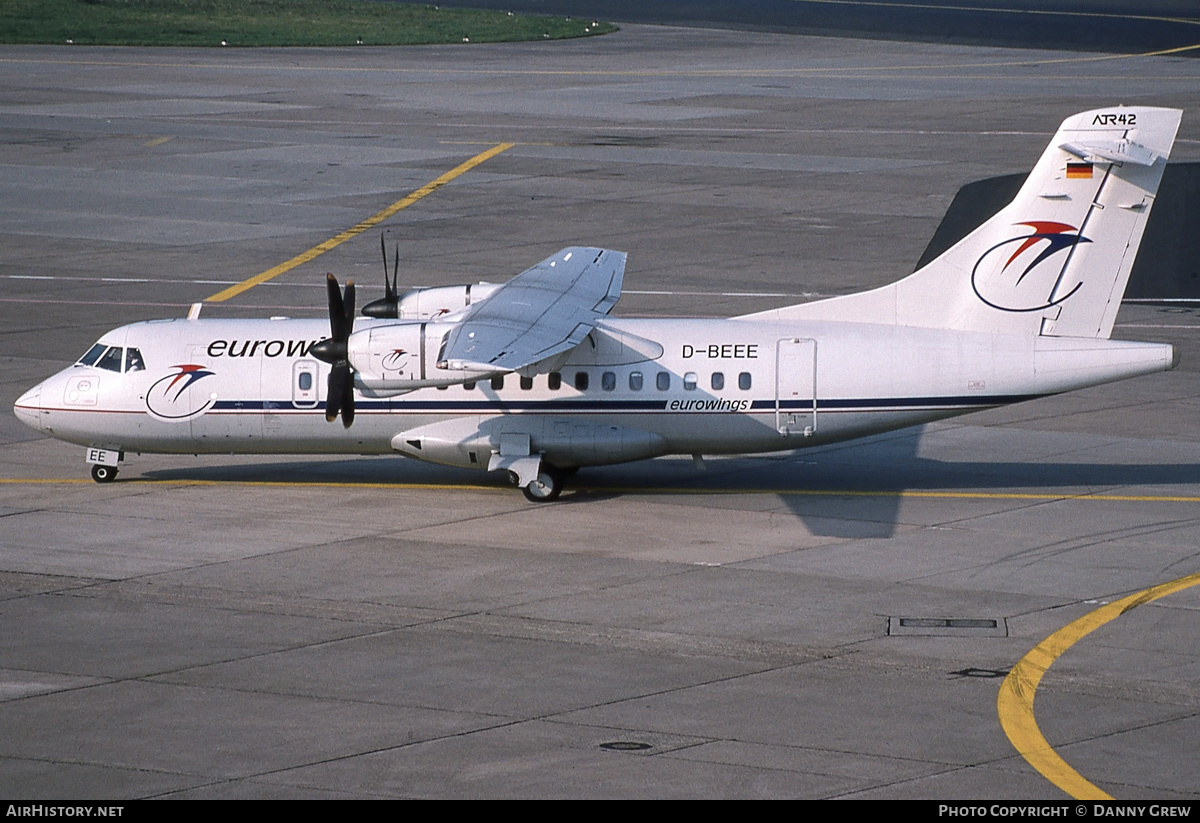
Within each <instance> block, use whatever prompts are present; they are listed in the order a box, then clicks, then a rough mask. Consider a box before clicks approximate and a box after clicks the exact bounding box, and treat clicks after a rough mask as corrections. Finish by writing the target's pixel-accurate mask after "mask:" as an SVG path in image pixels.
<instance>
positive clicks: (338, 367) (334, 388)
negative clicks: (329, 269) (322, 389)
mask: <svg viewBox="0 0 1200 823" xmlns="http://www.w3.org/2000/svg"><path fill="white" fill-rule="evenodd" d="M325 277H326V279H325V286H326V288H327V289H328V291H329V337H327V338H325V339H324V340H322V341H321V342H319V343H317V344H315V345H314V346H313V347H312V348H311V349H309V351H310V352H312V355H313V357H316V358H318V359H319V360H324V361H325V362H326V363H328V364H330V365H331V366H333V369H332V371H330V372H329V391H328V392H327V393H326V397H325V419H326V420H328V421H329V422H330V423H332V422H333V421H334V420H337V417H338V414H339V413H341V415H342V425H343V426H344V427H345V428H347V429H348V428H350V425H351V424H352V423H353V422H354V373H353V371H351V369H350V356H349V354H348V352H347V341H348V340H349V339H350V335H351V334H353V333H354V281H353V280H347V281H346V296H345V299H343V298H342V290H341V288H339V287H338V281H337V278H336V277H334V276H333V275H332V274H327V275H326V276H325Z"/></svg>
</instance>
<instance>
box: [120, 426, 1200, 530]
mask: <svg viewBox="0 0 1200 823" xmlns="http://www.w3.org/2000/svg"><path fill="white" fill-rule="evenodd" d="M920 440H921V432H920V431H919V430H918V431H907V432H901V433H893V434H890V435H880V436H878V437H876V438H873V439H870V440H866V441H857V442H855V443H854V444H853V445H850V444H845V445H832V446H825V447H821V448H816V449H811V450H803V451H798V452H787V453H783V454H776V455H767V456H748V457H730V458H722V459H713V460H708V461H707V462H706V466H705V468H703V469H698V468H697V467H696V466H695V465H694V464H693V462H692V461H691V460H687V459H660V460H649V461H642V462H638V463H632V464H625V465H618V466H605V467H590V468H586V469H582V470H580V471H579V473H578V474H577V475H575V477H574V478H573V480H572V482H571V483H570V484H568V486H567V490H566V491H565V492H564V493H563V496H562V497H561V498H560V500H559V501H558V503H556V504H550V505H580V504H583V505H589V504H590V505H604V504H605V503H606V502H607V501H611V500H613V499H616V498H621V497H624V498H629V497H646V498H649V497H655V496H662V495H705V494H712V495H738V494H747V495H776V496H778V498H779V500H780V501H781V502H782V503H783V504H784V506H786V507H787V509H788V510H789V511H790V512H791V513H792V514H794V515H795V516H796V517H797V518H798V519H799V520H801V521H802V522H803V523H804V526H805V528H806V529H807V530H808V531H809V533H811V534H813V535H819V536H828V537H847V538H887V537H891V536H892V535H893V534H895V531H896V528H897V526H898V525H899V524H900V522H901V521H900V508H901V505H902V504H903V502H904V493H906V492H945V493H949V494H954V493H963V494H972V493H989V492H991V493H997V494H1005V493H1008V494H1045V495H1046V497H1047V498H1053V497H1055V496H1058V495H1062V496H1064V497H1067V496H1075V495H1083V494H1104V493H1109V494H1121V495H1134V496H1138V495H1146V496H1156V495H1162V494H1170V493H1171V492H1170V491H1169V490H1168V491H1164V490H1163V487H1171V486H1180V485H1191V486H1194V485H1197V484H1200V465H1197V464H1195V463H1122V462H1112V463H1087V462H1065V461H1050V460H1048V461H1037V462H1017V461H1011V462H1009V461H1006V462H996V461H989V460H965V461H949V460H936V459H930V458H926V457H920V456H918V455H917V450H918V447H919V445H920ZM142 477H143V478H144V479H145V480H152V481H170V482H182V483H187V482H189V481H195V482H202V483H211V482H216V483H231V484H237V483H264V484H274V483H288V484H296V485H299V486H304V485H313V486H322V485H338V486H343V485H344V486H347V487H351V488H353V487H362V488H368V487H374V486H382V487H385V488H386V486H389V485H397V486H404V487H407V488H415V489H421V488H422V487H427V488H429V489H430V490H437V491H438V492H439V493H440V494H443V495H448V496H453V495H455V494H463V493H466V492H469V491H470V490H471V489H472V488H477V489H480V490H483V489H496V490H501V489H503V490H509V489H510V487H509V486H508V484H507V483H506V482H505V480H504V478H503V477H502V476H501V475H500V473H494V474H480V473H478V472H472V471H469V470H462V469H455V468H447V467H441V466H433V465H429V464H426V463H418V462H417V461H414V460H409V459H406V458H403V457H375V458H366V459H357V460H355V459H349V460H334V461H320V460H302V461H281V462H271V463H263V462H257V463H236V464H228V465H222V466H190V467H180V468H170V469H156V470H151V471H147V472H144V473H143V474H142ZM131 479H132V478H131ZM118 482H120V481H118ZM134 482H136V481H134ZM447 487H450V488H447ZM511 492H512V494H513V495H514V502H515V501H518V500H520V495H519V494H518V493H517V491H516V489H511ZM522 503H523V501H522ZM525 505H533V504H525Z"/></svg>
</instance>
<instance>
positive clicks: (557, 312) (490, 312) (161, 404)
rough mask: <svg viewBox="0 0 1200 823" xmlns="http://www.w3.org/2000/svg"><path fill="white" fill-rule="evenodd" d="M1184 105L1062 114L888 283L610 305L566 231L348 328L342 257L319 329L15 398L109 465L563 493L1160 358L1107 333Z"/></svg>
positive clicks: (1147, 366) (190, 349)
mask: <svg viewBox="0 0 1200 823" xmlns="http://www.w3.org/2000/svg"><path fill="white" fill-rule="evenodd" d="M1180 116H1181V112H1179V111H1178V110H1175V109H1161V108H1144V107H1131V108H1124V107H1117V108H1111V109H1098V110H1096V111H1089V112H1084V113H1082V114H1077V115H1075V116H1074V117H1070V118H1068V119H1067V120H1066V121H1065V122H1064V123H1063V124H1062V126H1061V127H1060V128H1059V130H1058V133H1057V134H1055V136H1054V139H1053V141H1051V143H1050V146H1049V147H1048V148H1047V149H1046V151H1045V153H1044V154H1043V155H1042V157H1041V159H1040V160H1039V161H1038V163H1037V165H1036V166H1035V167H1034V169H1033V172H1032V173H1031V174H1030V175H1029V178H1028V180H1027V181H1026V182H1025V184H1024V186H1023V187H1022V188H1021V191H1020V193H1019V194H1018V195H1017V197H1016V199H1015V200H1013V202H1012V203H1010V204H1009V205H1008V206H1007V207H1005V208H1004V209H1002V210H1001V211H1000V212H999V213H997V214H996V215H995V216H994V217H992V218H991V219H989V220H988V221H987V222H985V223H984V224H983V225H982V226H980V227H979V228H978V229H976V230H975V231H974V232H973V233H971V234H970V235H968V236H967V237H966V238H964V239H963V240H962V241H960V242H959V243H957V244H956V245H955V246H953V247H952V248H951V249H950V250H949V251H947V252H946V253H945V254H943V255H942V256H941V257H939V258H937V259H936V260H934V261H933V262H932V263H930V264H929V265H927V266H925V267H924V268H922V269H920V270H919V271H917V272H916V273H914V274H912V275H910V276H909V277H907V278H905V279H903V280H901V281H899V282H897V283H893V284H892V285H889V286H884V287H882V288H878V289H874V290H873V291H867V292H863V293H860V294H852V295H848V296H843V297H836V298H832V299H828V300H821V301H817V302H811V303H804V304H801V305H795V306H787V307H785V308H778V309H773V310H770V311H764V312H759V313H756V314H749V315H744V316H741V317H734V318H731V319H726V320H719V319H716V320H710V319H680V320H676V319H620V318H614V317H610V316H609V312H610V311H611V309H612V308H613V306H614V305H615V304H616V302H617V298H618V297H619V295H620V291H621V280H622V276H623V274H624V270H625V255H624V254H623V253H621V252H615V251H606V250H603V249H596V248H568V249H564V250H562V251H561V252H559V253H558V254H555V255H554V256H552V257H550V258H547V259H546V260H544V261H542V262H541V263H538V264H537V265H536V266H534V267H533V268H531V269H529V270H528V271H526V272H523V273H522V274H519V275H517V276H516V277H515V278H513V279H512V280H510V281H508V282H507V283H505V284H503V285H494V284H480V285H476V286H474V287H472V286H455V287H439V288H428V289H417V290H414V291H409V292H406V293H405V294H404V295H399V294H398V293H397V291H396V288H395V285H394V280H395V275H394V274H393V279H392V280H391V281H388V280H387V277H386V274H387V272H386V271H385V285H386V287H387V296H386V297H384V298H383V299H381V300H377V301H375V302H373V303H371V304H370V305H368V306H366V307H365V308H364V311H363V314H364V315H366V316H367V318H368V319H366V320H362V321H360V322H359V323H358V327H357V328H355V318H354V287H353V283H352V282H351V283H348V284H347V286H346V293H345V297H344V298H343V295H342V293H341V292H340V290H339V288H338V284H337V281H336V280H335V279H334V278H333V276H332V275H330V276H329V281H328V285H329V309H330V322H329V327H328V328H327V327H326V326H325V324H324V322H323V321H317V320H287V319H271V320H218V319H200V318H199V317H198V316H196V315H198V310H193V312H192V313H191V315H190V316H189V317H188V318H187V319H175V320H156V321H150V322H145V323H134V324H132V325H129V326H124V327H122V328H119V329H116V330H115V331H112V332H109V333H108V334H105V335H104V336H103V337H101V338H100V341H99V342H98V343H96V344H95V345H94V346H93V347H92V348H91V349H90V350H89V351H88V352H87V353H86V354H84V356H83V357H82V358H81V359H80V360H79V362H78V363H76V364H75V365H73V366H71V367H70V368H67V369H64V370H63V371H61V372H59V373H58V374H56V375H54V376H53V377H50V378H48V379H47V380H45V381H43V382H42V383H41V384H39V385H38V386H36V387H34V388H33V389H31V390H30V391H28V392H26V393H25V394H24V395H22V396H21V398H20V399H19V400H17V402H16V406H15V411H16V414H17V416H18V417H19V418H20V419H21V420H22V421H24V422H25V423H26V424H28V425H29V426H31V427H33V428H34V429H37V430H38V431H40V432H44V433H46V434H48V435H50V436H52V437H56V438H59V439H60V440H66V441H68V442H71V443H78V444H80V445H82V446H85V447H86V449H87V451H86V460H87V462H88V463H90V464H92V477H93V478H94V479H96V480H97V481H99V482H107V481H110V480H112V479H114V478H115V477H116V475H117V466H118V463H119V461H120V460H122V459H123V457H124V454H125V453H126V452H157V453H173V454H198V453H229V454H243V453H244V454H250V453H254V454H316V453H345V454H391V453H399V454H403V455H407V456H409V457H414V458H417V459H420V460H428V461H432V462H435V463H443V464H447V465H451V466H461V467H464V468H476V469H481V470H487V471H506V472H508V473H509V476H510V478H511V479H512V480H513V481H514V482H515V483H516V484H517V485H519V486H520V487H521V488H522V489H523V490H524V493H525V496H526V497H528V498H529V499H530V500H535V501H547V500H553V499H555V498H556V497H557V496H558V495H559V493H560V492H561V491H562V489H563V483H564V480H565V479H566V478H568V477H569V476H570V475H571V473H572V472H573V471H574V470H575V469H578V468H579V467H581V466H592V465H601V464H611V463H622V462H625V461H631V460H640V459H644V458H651V457H657V456H660V455H667V454H695V455H701V454H734V453H738V454H745V453H755V452H774V451H783V450H792V449H798V448H801V447H806V446H816V445H821V444H825V443H830V442H834V441H839V440H847V439H850V438H855V437H862V436H865V435H871V434H876V433H878V432H883V431H888V430H891V429H898V428H901V427H904V426H913V425H917V424H921V423H926V422H929V421H933V420H938V419H941V418H945V417H950V416H953V415H958V414H965V413H967V412H971V411H977V410H980V409H989V408H993V407H996V406H1001V405H1004V404H1006V403H1016V402H1019V401H1023V400H1030V399H1033V398H1038V397H1044V396H1047V395H1052V394H1057V393H1059V392H1065V391H1071V390H1072V389H1078V388H1082V387H1085V386H1094V385H1097V384H1100V383H1107V382H1110V381H1114V380H1121V379H1124V378H1127V377H1134V376H1137V375H1142V374H1148V373H1151V372H1156V371H1166V370H1168V369H1170V368H1171V367H1172V366H1173V365H1174V350H1173V348H1172V347H1171V346H1170V345H1163V344H1153V343H1133V342H1126V341H1117V340H1110V339H1109V336H1110V334H1111V332H1112V328H1113V321H1114V319H1115V318H1116V314H1117V309H1118V307H1119V306H1120V303H1121V297H1122V295H1123V294H1124V291H1125V285H1126V282H1127V281H1128V278H1129V272H1130V269H1131V267H1132V265H1133V259H1134V255H1135V254H1136V252H1137V248H1138V244H1139V243H1140V241H1141V238H1142V232H1143V229H1144V228H1145V225H1146V219H1147V217H1148V215H1149V214H1150V208H1151V206H1152V205H1153V204H1154V197H1155V192H1156V191H1157V190H1158V184H1159V181H1160V179H1161V178H1162V173H1163V167H1164V166H1165V164H1166V162H1167V157H1168V155H1169V154H1170V151H1171V146H1172V144H1173V142H1174V140H1175V133H1176V130H1177V129H1178V127H1179V121H1180ZM385 269H386V258H385ZM323 387H324V391H323V390H322V389H323ZM339 416H340V417H341V419H342V426H331V425H329V423H331V422H333V421H335V420H336V419H337V418H338V417H339ZM352 424H353V425H352Z"/></svg>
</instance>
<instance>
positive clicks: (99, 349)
mask: <svg viewBox="0 0 1200 823" xmlns="http://www.w3.org/2000/svg"><path fill="white" fill-rule="evenodd" d="M107 348H108V346H106V345H104V344H103V343H97V344H96V345H94V346H92V347H91V348H90V349H88V350H87V354H85V355H84V356H83V357H81V358H79V360H78V361H77V362H78V363H79V365H81V366H94V365H96V361H97V360H99V359H100V355H102V354H104V350H105V349H107Z"/></svg>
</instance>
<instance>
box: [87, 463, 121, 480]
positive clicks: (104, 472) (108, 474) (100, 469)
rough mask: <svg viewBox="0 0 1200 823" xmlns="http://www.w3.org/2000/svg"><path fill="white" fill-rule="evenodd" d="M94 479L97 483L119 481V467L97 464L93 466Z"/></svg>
mask: <svg viewBox="0 0 1200 823" xmlns="http://www.w3.org/2000/svg"><path fill="white" fill-rule="evenodd" d="M92 479H93V480H95V481H96V482H97V483H111V482H113V481H114V480H116V479H117V467H116V466H102V465H100V464H99V463H97V464H95V465H94V466H92Z"/></svg>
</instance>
